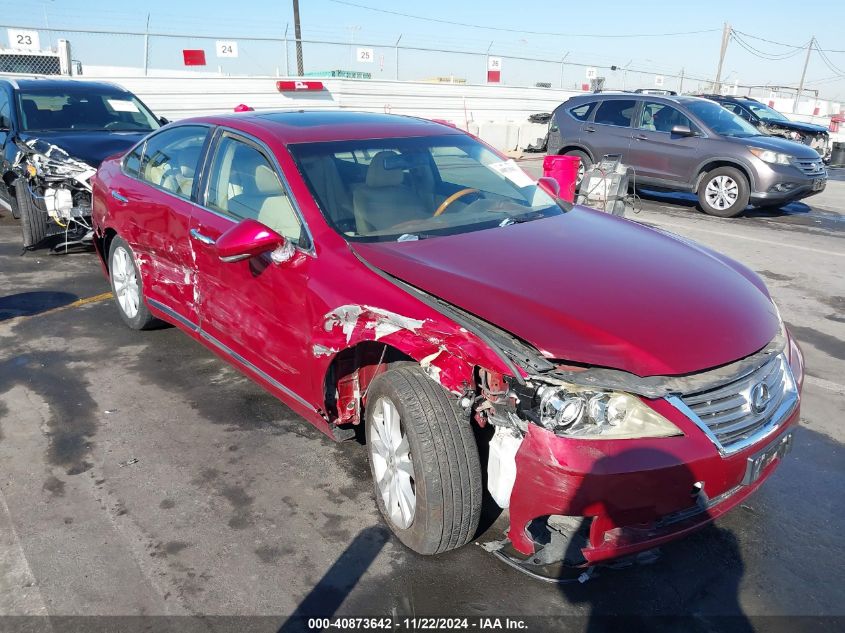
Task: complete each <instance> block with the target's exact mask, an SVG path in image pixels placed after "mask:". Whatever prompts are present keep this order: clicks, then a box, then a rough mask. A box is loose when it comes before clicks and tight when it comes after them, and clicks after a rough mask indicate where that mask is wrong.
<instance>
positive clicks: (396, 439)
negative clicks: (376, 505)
mask: <svg viewBox="0 0 845 633" xmlns="http://www.w3.org/2000/svg"><path fill="white" fill-rule="evenodd" d="M372 428H373V430H374V431H375V433H373V437H372V439H371V440H370V459H371V460H372V464H373V477H374V478H375V482H376V486H377V487H378V490H379V493H380V494H381V500H382V502H383V503H384V507H385V509H386V510H387V516H388V519H389V520H390V521H391V522H392V523H393V524H394V525H395V526H396V527H398V528H399V529H401V530H406V529H408V528H409V527H410V525H411V523H413V522H414V514H415V512H416V509H417V494H416V492H415V485H416V483H415V481H414V461H413V459H412V458H411V445H410V444H409V443H408V436H407V435H406V434H405V432H404V429H403V428H402V420H401V418H400V415H399V411H397V410H396V405H395V404H393V402H392V401H391V400H390V398H388V397H383V398H379V399H378V401H377V402H376V403H375V404H374V405H373V424H372Z"/></svg>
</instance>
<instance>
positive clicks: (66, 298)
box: [0, 291, 79, 321]
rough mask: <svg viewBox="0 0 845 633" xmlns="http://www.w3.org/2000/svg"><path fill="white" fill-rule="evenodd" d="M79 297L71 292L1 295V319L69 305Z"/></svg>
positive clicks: (30, 314)
mask: <svg viewBox="0 0 845 633" xmlns="http://www.w3.org/2000/svg"><path fill="white" fill-rule="evenodd" d="M77 299H79V297H77V296H76V295H75V294H71V293H69V292H47V291H38V292H19V293H17V294H13V295H6V296H5V297H0V321H6V320H8V319H15V318H18V317H28V316H34V315H36V314H41V313H42V312H47V311H48V310H55V309H56V308H61V307H64V306H66V305H69V304H71V303H73V302H74V301H76V300H77Z"/></svg>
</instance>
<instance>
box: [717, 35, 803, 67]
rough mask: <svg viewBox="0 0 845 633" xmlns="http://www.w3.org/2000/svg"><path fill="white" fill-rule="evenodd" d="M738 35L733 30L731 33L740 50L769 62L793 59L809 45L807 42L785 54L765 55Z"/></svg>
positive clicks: (765, 53)
mask: <svg viewBox="0 0 845 633" xmlns="http://www.w3.org/2000/svg"><path fill="white" fill-rule="evenodd" d="M739 33H740V32H739V31H736V30H733V31H732V32H731V35H732V37H733V40H734V41H735V42H736V43H737V44H739V45H740V46H741V47H742V48H744V49H745V50H746V51H748V52H749V53H751V54H752V55H754V56H756V57H759V58H761V59H767V60H769V61H782V60H784V59H789V58H790V57H795V56H796V55H798V54H799V53H801V51H803V50H806V48H807V47H808V46H809V45H810V42H807V43H806V44H804V46H801V47H799V48H795V49H794V50H791V51H789V52H787V53H767V52H765V51H762V50H760V49H759V48H756V47H755V46H752V45H751V44H750V43H749V42H746V41H745V39H744V38H743V37H742V36H741V35H739Z"/></svg>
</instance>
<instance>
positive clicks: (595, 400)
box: [537, 383, 683, 440]
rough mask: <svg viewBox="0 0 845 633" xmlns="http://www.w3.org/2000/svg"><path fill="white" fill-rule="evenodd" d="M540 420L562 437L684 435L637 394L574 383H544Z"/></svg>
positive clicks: (609, 437)
mask: <svg viewBox="0 0 845 633" xmlns="http://www.w3.org/2000/svg"><path fill="white" fill-rule="evenodd" d="M537 396H538V398H539V399H540V408H539V414H540V417H539V423H540V426H542V427H543V428H545V429H547V430H549V431H552V432H553V433H554V434H555V435H558V436H559V437H572V438H583V439H614V440H616V439H634V438H644V437H671V436H675V435H683V433H682V432H681V430H680V429H679V428H678V427H677V426H675V425H674V424H672V423H671V422H670V421H669V420H667V419H666V418H664V417H663V416H662V415H660V414H659V413H657V411H655V410H654V409H652V408H651V407H649V406H648V405H646V404H645V403H644V402H643V401H642V400H640V398H638V397H637V396H634V395H631V394H629V393H625V392H621V391H611V390H604V389H597V388H594V387H589V388H588V387H581V386H578V385H572V384H565V383H564V384H560V385H544V386H542V387H540V389H539V390H538V391H537Z"/></svg>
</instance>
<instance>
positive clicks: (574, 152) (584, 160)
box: [563, 149, 593, 193]
mask: <svg viewBox="0 0 845 633" xmlns="http://www.w3.org/2000/svg"><path fill="white" fill-rule="evenodd" d="M563 155H564V156H577V157H578V158H579V159H581V164H580V165H579V166H578V177H577V178H576V179H575V193H578V190H579V189H580V188H581V181H582V180H583V179H584V172H585V171H587V167H588V166H589V165H592V164H593V161H592V159H591V158H590V157H589V156H587V154H586V152H582V151H581V150H579V149H571V150H569V151H568V152H564V153H563Z"/></svg>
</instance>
